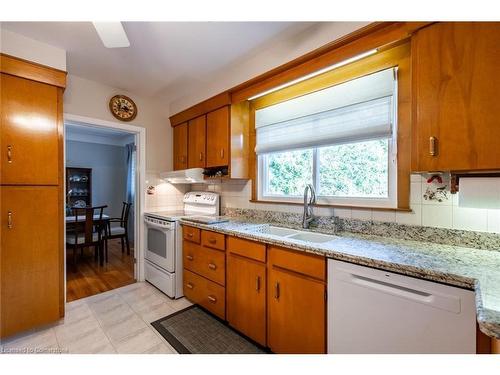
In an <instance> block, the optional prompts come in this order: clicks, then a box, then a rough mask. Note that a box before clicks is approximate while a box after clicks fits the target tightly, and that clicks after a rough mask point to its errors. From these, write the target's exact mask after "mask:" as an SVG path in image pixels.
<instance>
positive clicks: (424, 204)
mask: <svg viewBox="0 0 500 375" xmlns="http://www.w3.org/2000/svg"><path fill="white" fill-rule="evenodd" d="M151 178H152V180H153V181H155V182H156V185H155V186H157V188H156V194H155V195H154V196H148V199H147V201H148V202H147V203H148V204H150V205H151V207H156V208H160V209H163V207H173V208H175V209H177V208H180V207H182V196H183V195H184V193H185V192H186V191H189V190H202V191H203V190H208V191H215V192H218V193H220V194H221V206H222V207H230V208H243V209H245V208H246V209H257V210H271V211H280V212H294V213H301V212H302V207H301V206H297V205H286V204H261V203H252V202H250V196H251V182H250V181H245V180H228V181H223V182H221V181H217V182H215V183H212V184H209V185H204V184H195V185H191V186H187V185H169V184H167V183H162V182H161V180H160V179H159V178H158V177H157V176H156V175H155V176H152V177H151ZM426 188H427V181H426V178H424V177H422V176H420V175H412V176H411V185H410V207H411V209H412V212H402V211H401V212H399V211H398V212H393V211H378V210H370V209H350V208H335V209H332V208H327V207H319V208H316V209H315V214H316V215H320V216H331V215H335V216H339V217H342V218H353V219H358V220H374V221H384V222H396V223H399V224H407V225H423V226H431V227H438V228H451V229H462V230H473V231H482V232H493V233H500V210H494V209H489V210H488V209H475V208H463V207H458V194H448V197H449V199H448V200H445V201H443V202H437V201H428V200H425V199H424V198H423V194H424V193H425V190H426Z"/></svg>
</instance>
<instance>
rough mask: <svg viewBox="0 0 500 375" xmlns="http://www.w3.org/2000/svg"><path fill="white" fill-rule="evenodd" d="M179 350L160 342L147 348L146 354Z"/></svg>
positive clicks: (168, 352)
mask: <svg viewBox="0 0 500 375" xmlns="http://www.w3.org/2000/svg"><path fill="white" fill-rule="evenodd" d="M176 353H177V352H176V351H175V350H173V349H172V348H170V347H169V346H168V345H166V344H164V343H160V344H158V345H156V346H153V347H152V348H150V349H148V350H146V351H145V352H144V354H176Z"/></svg>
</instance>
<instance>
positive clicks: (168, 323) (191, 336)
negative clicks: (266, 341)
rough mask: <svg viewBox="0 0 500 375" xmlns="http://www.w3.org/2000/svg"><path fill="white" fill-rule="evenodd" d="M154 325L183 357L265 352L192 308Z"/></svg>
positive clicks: (196, 308) (219, 322)
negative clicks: (184, 355) (189, 355)
mask: <svg viewBox="0 0 500 375" xmlns="http://www.w3.org/2000/svg"><path fill="white" fill-rule="evenodd" d="M151 325H152V326H153V327H154V328H155V329H156V330H157V331H158V332H160V334H161V335H162V336H163V337H164V338H165V340H167V341H168V342H169V343H170V345H172V346H173V347H174V348H175V350H177V351H178V352H179V353H183V354H191V353H192V354H262V353H265V351H264V350H263V349H262V348H260V347H258V346H257V345H255V344H254V343H252V342H251V341H249V340H248V339H246V338H244V337H243V336H241V335H240V334H238V333H237V332H235V331H234V330H233V329H231V328H230V327H228V326H227V325H226V324H224V323H223V322H221V321H220V320H218V319H217V318H215V317H213V316H212V315H210V314H208V313H207V312H205V311H203V310H202V309H201V308H200V307H198V306H190V307H188V308H186V309H184V310H181V311H178V312H176V313H174V314H172V315H169V316H166V317H164V318H161V319H159V320H157V321H155V322H153V323H151Z"/></svg>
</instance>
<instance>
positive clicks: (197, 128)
mask: <svg viewBox="0 0 500 375" xmlns="http://www.w3.org/2000/svg"><path fill="white" fill-rule="evenodd" d="M206 134H207V127H206V116H205V115H203V116H200V117H196V118H195V119H193V120H189V122H188V168H205V165H206V148H205V147H206Z"/></svg>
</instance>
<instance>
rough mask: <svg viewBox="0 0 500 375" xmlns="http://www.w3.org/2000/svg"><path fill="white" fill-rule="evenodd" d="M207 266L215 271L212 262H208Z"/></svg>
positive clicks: (215, 267)
mask: <svg viewBox="0 0 500 375" xmlns="http://www.w3.org/2000/svg"><path fill="white" fill-rule="evenodd" d="M208 268H210V269H211V270H214V271H215V270H216V269H217V266H216V265H215V264H213V263H208Z"/></svg>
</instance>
